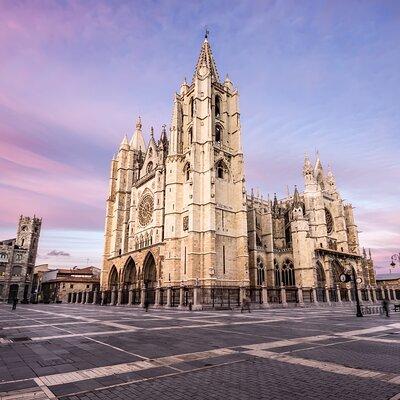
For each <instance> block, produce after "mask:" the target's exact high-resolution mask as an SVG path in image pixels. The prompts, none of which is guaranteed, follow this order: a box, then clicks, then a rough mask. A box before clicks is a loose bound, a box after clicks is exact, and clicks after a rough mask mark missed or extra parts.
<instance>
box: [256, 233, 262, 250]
mask: <svg viewBox="0 0 400 400" xmlns="http://www.w3.org/2000/svg"><path fill="white" fill-rule="evenodd" d="M256 246H257V247H262V241H261V239H260V236H258V234H257V233H256Z"/></svg>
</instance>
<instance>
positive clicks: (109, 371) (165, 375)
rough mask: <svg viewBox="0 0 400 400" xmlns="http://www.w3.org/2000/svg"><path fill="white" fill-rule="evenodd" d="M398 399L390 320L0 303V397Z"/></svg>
mask: <svg viewBox="0 0 400 400" xmlns="http://www.w3.org/2000/svg"><path fill="white" fill-rule="evenodd" d="M55 398H58V399H63V400H67V399H69V400H78V399H82V400H83V399H85V400H89V399H157V400H159V399H171V398H175V399H271V400H272V399H360V400H369V399H371V400H378V399H393V400H394V399H400V313H392V315H391V318H384V317H381V316H366V317H364V318H356V317H355V311H354V310H353V309H352V308H348V307H339V306H338V307H332V308H307V309H300V308H298V309H269V310H253V311H252V312H251V313H250V314H248V313H246V314H241V313H240V312H238V311H218V312H217V311H216V312H214V311H201V312H189V311H178V310H156V309H150V310H149V312H147V313H146V312H144V310H142V309H138V308H130V307H110V306H107V307H101V306H94V305H80V304H74V305H68V304H60V305H43V304H38V305H19V306H18V309H17V310H16V311H11V307H10V306H9V305H4V304H2V305H0V399H7V400H11V399H55Z"/></svg>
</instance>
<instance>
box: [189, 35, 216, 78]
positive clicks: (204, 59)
mask: <svg viewBox="0 0 400 400" xmlns="http://www.w3.org/2000/svg"><path fill="white" fill-rule="evenodd" d="M207 37H208V34H207V35H206V37H205V38H204V41H203V44H202V46H201V50H200V55H199V58H198V60H197V64H196V68H195V71H194V75H193V80H194V78H195V76H196V74H197V73H198V72H199V70H200V67H201V66H203V65H204V66H206V67H207V68H208V70H209V72H210V75H211V76H212V77H213V78H215V80H217V81H219V75H218V71H217V66H216V65H215V60H214V57H213V55H212V51H211V46H210V43H209V42H208V39H207Z"/></svg>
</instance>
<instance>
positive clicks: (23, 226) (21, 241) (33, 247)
mask: <svg viewBox="0 0 400 400" xmlns="http://www.w3.org/2000/svg"><path fill="white" fill-rule="evenodd" d="M41 226H42V219H41V218H36V217H35V216H33V218H31V217H26V216H22V215H21V216H20V218H19V223H18V229H17V237H16V245H18V246H20V247H21V248H23V249H26V250H28V254H29V256H28V264H32V266H33V265H34V263H35V260H36V255H37V249H38V244H39V237H40V229H41Z"/></svg>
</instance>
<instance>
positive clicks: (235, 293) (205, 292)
mask: <svg viewBox="0 0 400 400" xmlns="http://www.w3.org/2000/svg"><path fill="white" fill-rule="evenodd" d="M200 293H201V295H200V297H201V302H202V304H204V305H208V306H212V307H213V308H233V307H239V306H240V288H230V287H212V288H207V287H206V288H202V289H201V292H200Z"/></svg>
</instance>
